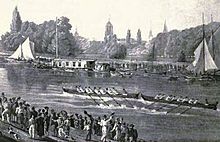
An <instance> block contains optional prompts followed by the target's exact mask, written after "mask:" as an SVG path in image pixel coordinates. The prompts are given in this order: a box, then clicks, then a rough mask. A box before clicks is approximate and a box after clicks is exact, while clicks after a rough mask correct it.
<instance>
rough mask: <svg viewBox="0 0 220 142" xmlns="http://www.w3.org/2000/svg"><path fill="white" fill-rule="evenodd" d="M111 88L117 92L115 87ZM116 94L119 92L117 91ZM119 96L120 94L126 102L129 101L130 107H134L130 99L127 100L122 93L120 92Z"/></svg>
mask: <svg viewBox="0 0 220 142" xmlns="http://www.w3.org/2000/svg"><path fill="white" fill-rule="evenodd" d="M112 89H114V90H115V91H116V92H117V93H118V91H117V90H116V89H115V88H112ZM124 90H125V89H124ZM118 94H120V93H118ZM121 96H122V98H123V99H124V100H125V101H126V102H127V103H129V104H130V105H131V107H134V105H133V104H132V103H131V102H130V101H128V100H127V99H126V97H125V96H124V95H123V94H121Z"/></svg>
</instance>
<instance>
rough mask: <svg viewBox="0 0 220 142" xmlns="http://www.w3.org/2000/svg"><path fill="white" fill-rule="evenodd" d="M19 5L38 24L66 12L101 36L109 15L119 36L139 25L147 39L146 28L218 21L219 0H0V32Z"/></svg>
mask: <svg viewBox="0 0 220 142" xmlns="http://www.w3.org/2000/svg"><path fill="white" fill-rule="evenodd" d="M15 6H17V7H18V11H19V12H20V15H21V19H22V21H32V22H35V23H37V24H40V23H43V22H44V21H48V20H52V19H53V20H55V19H56V16H57V17H61V16H66V17H68V18H69V19H70V23H71V24H72V26H73V28H72V32H73V33H74V32H75V29H76V28H77V30H78V33H79V34H80V35H81V36H84V37H86V38H89V39H90V40H103V38H104V31H105V24H106V23H107V21H108V19H110V21H111V23H112V24H113V26H114V33H115V34H116V35H117V37H118V38H125V37H126V33H127V30H128V29H130V30H131V34H132V37H133V38H136V34H137V30H138V29H139V28H140V29H141V32H142V39H144V40H147V38H148V34H149V30H150V29H152V31H153V35H154V36H156V34H158V33H159V32H161V31H162V30H163V24H164V21H165V20H166V23H167V26H168V30H173V29H178V30H182V29H185V28H190V27H194V26H197V25H200V24H201V23H202V18H201V17H202V12H204V13H205V23H209V22H210V19H211V18H210V15H211V14H212V15H213V18H214V21H220V0H0V35H2V34H4V33H5V32H7V31H9V29H10V23H11V21H12V12H13V10H14V8H15Z"/></svg>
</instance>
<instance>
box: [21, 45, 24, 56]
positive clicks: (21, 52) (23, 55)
mask: <svg viewBox="0 0 220 142" xmlns="http://www.w3.org/2000/svg"><path fill="white" fill-rule="evenodd" d="M23 58H24V55H23V49H22V44H21V59H23Z"/></svg>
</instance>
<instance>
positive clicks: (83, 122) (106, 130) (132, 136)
mask: <svg viewBox="0 0 220 142" xmlns="http://www.w3.org/2000/svg"><path fill="white" fill-rule="evenodd" d="M0 109H1V111H0V113H1V120H2V121H7V122H8V123H13V124H15V125H17V126H18V127H20V128H21V129H23V130H24V131H28V132H29V136H30V138H31V139H36V138H39V139H41V138H43V137H45V136H48V135H52V136H56V137H59V138H70V137H71V133H70V132H71V130H73V131H74V130H75V131H85V132H86V138H85V140H87V141H90V140H91V139H92V135H93V134H94V135H97V136H100V137H101V138H100V139H101V141H102V142H106V141H107V139H112V140H115V141H120V142H136V141H137V138H138V132H137V130H136V129H135V128H134V125H133V124H128V123H126V122H124V120H123V118H117V117H115V115H114V113H112V114H111V115H109V116H107V115H104V116H103V118H101V117H100V116H97V117H94V116H92V115H91V114H88V113H87V111H84V113H83V114H77V113H75V114H72V115H71V114H68V113H67V112H66V111H65V110H62V111H59V112H56V111H55V110H54V109H50V108H49V107H47V106H45V107H44V108H38V109H36V108H35V107H34V106H32V107H31V106H30V104H28V103H27V102H26V101H25V100H22V99H21V97H13V98H7V97H6V96H5V94H4V93H2V95H1V97H0ZM71 128H72V129H71Z"/></svg>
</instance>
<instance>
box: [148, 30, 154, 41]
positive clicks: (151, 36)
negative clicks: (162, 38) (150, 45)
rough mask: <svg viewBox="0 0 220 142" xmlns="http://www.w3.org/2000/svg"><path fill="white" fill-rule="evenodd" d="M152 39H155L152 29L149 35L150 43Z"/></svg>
mask: <svg viewBox="0 0 220 142" xmlns="http://www.w3.org/2000/svg"><path fill="white" fill-rule="evenodd" d="M152 38H153V32H152V30H151V29H150V31H149V35H148V41H151V40H152Z"/></svg>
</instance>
